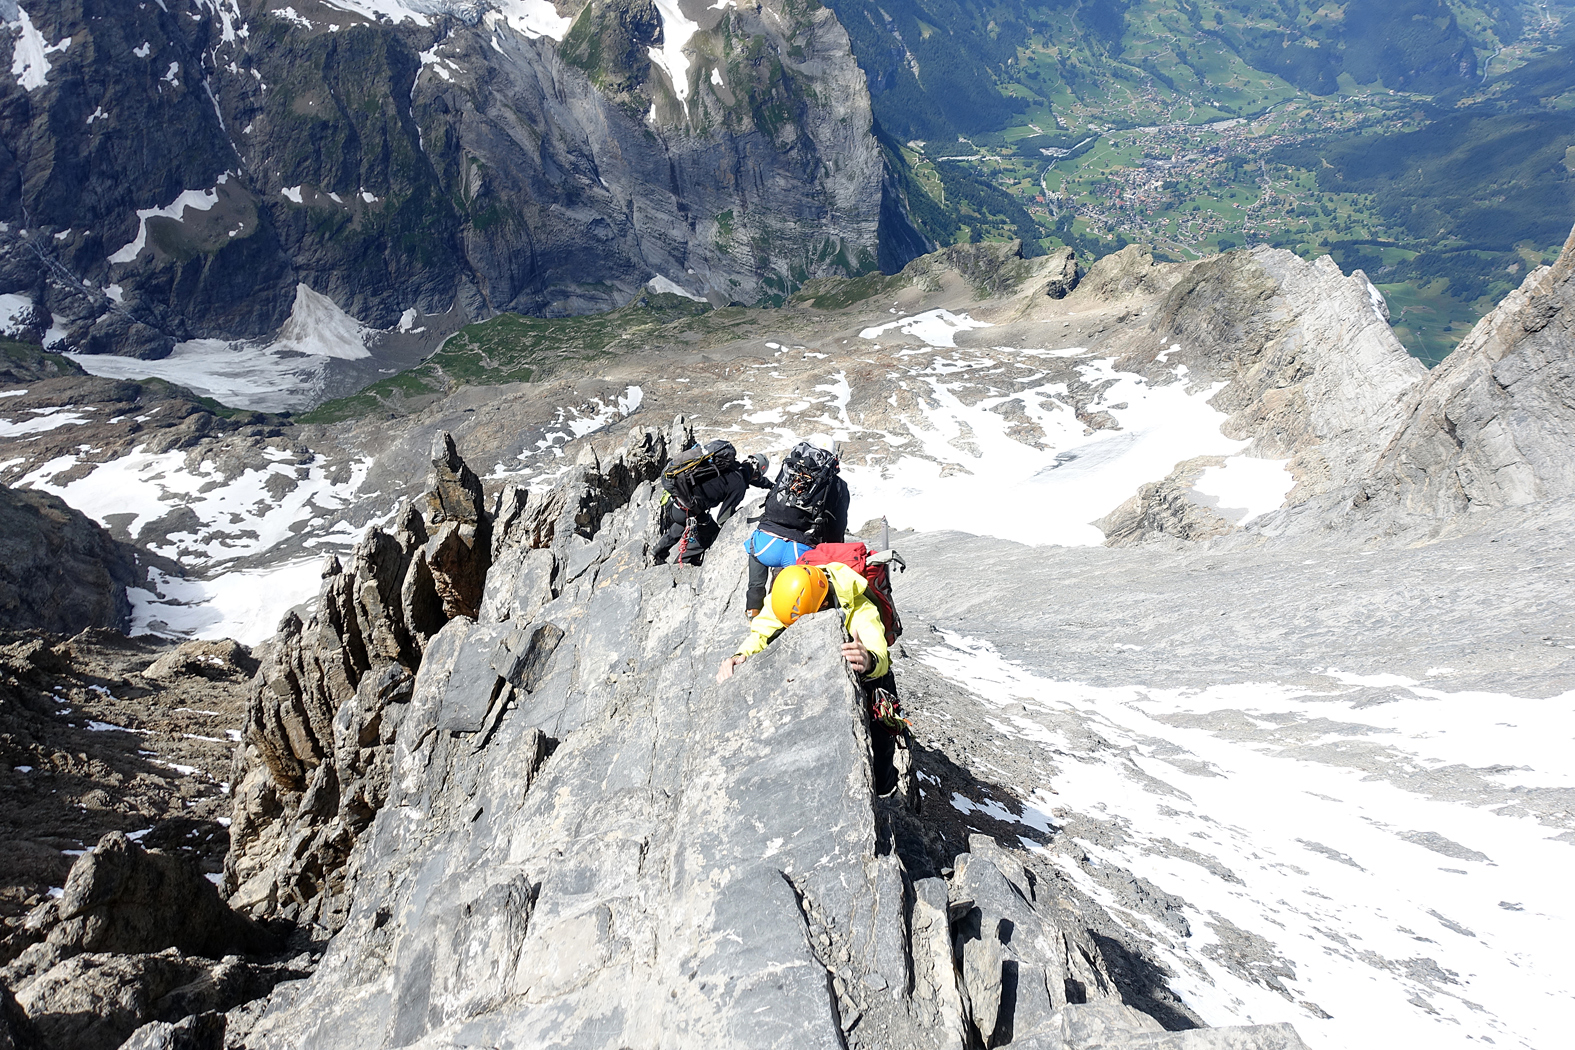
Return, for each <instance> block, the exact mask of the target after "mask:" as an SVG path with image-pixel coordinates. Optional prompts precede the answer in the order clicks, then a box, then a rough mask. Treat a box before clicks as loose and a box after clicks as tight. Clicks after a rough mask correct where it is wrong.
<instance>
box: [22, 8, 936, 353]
mask: <svg viewBox="0 0 1575 1050" xmlns="http://www.w3.org/2000/svg"><path fill="white" fill-rule="evenodd" d="M498 6H499V7H501V8H503V13H500V11H498V10H493V9H492V5H488V4H458V5H454V4H413V5H411V10H406V9H404V8H402V7H401V6H400V5H398V4H396V5H393V7H392V8H391V9H390V10H391V11H392V13H393V18H392V19H390V18H387V17H384V18H380V19H379V18H373V17H371V16H369V15H368V14H365V13H361V12H360V11H358V10H357V9H356V7H355V5H350V4H328V3H317V2H314V0H307V2H305V3H297V4H295V5H294V6H293V7H285V8H280V9H277V10H276V9H275V8H276V5H273V4H268V3H262V2H260V0H222V2H218V3H208V2H205V0H177V2H176V3H175V4H173V5H169V4H166V5H162V6H161V5H149V6H147V7H125V6H121V5H107V6H106V5H102V4H98V3H94V2H92V0H68V2H62V3H53V4H48V5H36V4H35V5H34V8H33V9H32V10H30V11H29V15H30V17H31V20H32V23H33V25H34V26H35V27H36V29H37V31H38V32H39V33H40V34H42V35H43V36H44V37H46V38H47V39H48V42H49V44H50V46H51V52H50V54H49V57H48V63H47V64H48V67H49V68H48V69H47V70H46V71H45V73H44V76H43V78H42V82H41V83H31V84H30V86H23V85H21V84H19V83H18V81H17V78H16V77H15V76H12V77H7V78H3V79H0V100H3V102H4V105H0V113H3V114H4V115H3V116H0V138H3V139H4V141H5V142H7V143H8V144H10V145H11V147H12V148H11V150H9V151H8V152H7V154H6V161H5V163H4V165H3V166H0V220H3V222H4V223H5V227H4V229H3V230H0V289H3V290H4V291H5V292H7V293H15V294H20V295H24V296H26V297H27V298H29V299H31V300H32V302H33V304H34V305H33V309H32V311H31V312H30V313H29V314H28V317H30V318H31V319H32V320H31V321H30V322H28V323H29V324H30V325H31V328H30V329H29V330H28V332H27V333H26V334H29V335H31V336H32V338H35V339H37V338H42V337H43V336H44V334H45V330H46V329H50V330H57V329H58V330H59V331H63V332H64V333H65V335H64V337H63V340H62V342H61V344H60V346H57V348H61V347H64V348H69V349H73V350H78V351H82V352H85V353H94V354H98V353H115V354H127V355H131V356H136V357H144V358H157V357H163V356H165V355H167V354H168V353H169V352H170V349H171V347H172V346H173V345H174V344H175V343H177V342H180V341H184V340H190V339H196V338H217V339H227V340H236V339H259V338H264V337H268V338H273V337H274V336H276V335H277V336H278V337H279V338H281V339H283V340H285V341H286V342H288V341H289V340H290V338H292V337H293V336H299V335H300V334H301V333H300V332H295V331H293V329H291V328H290V327H289V325H288V324H287V322H290V320H291V318H292V317H295V318H297V320H299V318H300V316H303V315H302V309H303V307H302V305H301V301H302V299H303V298H304V299H306V300H309V303H308V305H310V304H311V303H316V304H318V312H319V313H324V312H326V313H327V314H334V313H335V312H336V311H343V313H344V314H348V315H349V316H348V318H344V317H341V318H340V320H342V321H343V322H344V324H343V325H342V326H341V327H342V328H344V331H345V332H346V333H349V337H350V340H351V343H352V344H354V347H356V348H359V347H360V346H361V345H362V344H364V343H365V341H366V338H365V337H366V335H367V333H366V332H364V331H361V330H360V329H359V326H361V325H365V326H369V327H370V328H371V329H375V330H379V331H382V332H383V333H385V335H384V336H382V337H380V338H381V339H382V341H383V342H388V341H389V340H393V341H394V342H397V341H398V340H399V339H402V338H409V339H417V338H418V337H419V336H420V333H421V332H425V333H427V339H428V340H432V339H436V338H439V337H440V336H441V335H442V334H446V333H447V332H451V331H452V330H453V328H454V327H455V325H456V324H457V323H458V322H459V321H460V320H462V319H467V318H477V317H483V316H490V315H491V314H493V313H495V312H499V311H504V310H513V311H519V312H523V313H529V314H538V315H542V314H546V315H562V314H565V313H583V312H588V311H594V310H601V309H607V308H609V307H611V306H614V305H619V304H621V303H623V302H626V301H628V300H629V299H630V298H631V297H633V296H634V295H635V294H636V293H637V292H638V291H639V290H640V289H641V287H642V286H644V285H645V284H646V283H647V282H648V281H650V280H651V279H652V278H653V277H658V276H659V277H662V278H664V279H665V280H669V281H672V282H674V283H676V285H677V286H679V287H680V288H682V289H683V291H684V292H685V293H686V294H690V295H692V296H694V297H697V298H706V297H709V298H712V299H714V300H716V301H718V302H720V303H726V302H728V301H731V300H739V301H744V302H753V301H755V300H757V299H759V298H761V297H762V296H764V295H769V294H781V293H783V292H785V291H786V290H787V287H788V285H789V283H798V282H801V281H802V280H804V279H806V277H810V278H812V277H817V276H825V275H829V274H837V273H852V272H855V271H858V270H860V269H868V268H870V267H872V266H874V265H875V264H876V263H877V262H879V263H880V264H882V265H885V266H887V268H888V269H900V268H901V266H902V265H903V264H904V263H905V262H907V261H908V259H910V258H912V257H913V255H915V254H917V253H918V252H919V251H922V250H923V249H924V247H925V245H924V242H923V238H922V237H921V236H919V235H918V234H917V232H916V231H915V230H914V229H913V227H912V225H911V224H910V223H909V222H908V219H907V216H906V211H905V206H904V204H903V203H902V200H901V198H900V194H899V191H898V190H897V189H896V187H895V184H894V182H893V179H892V177H891V175H890V173H889V171H888V170H887V166H886V163H885V160H884V158H883V156H882V154H881V151H880V148H879V146H878V144H877V142H876V140H875V138H874V135H873V134H872V130H871V129H872V118H871V115H870V109H869V95H868V90H867V88H866V86H865V83H864V78H863V75H862V73H861V72H860V70H859V68H858V66H857V64H856V63H855V61H854V59H853V56H852V53H851V51H850V50H849V44H848V39H847V34H846V33H845V32H844V31H843V29H842V27H841V25H840V24H839V23H838V22H837V20H836V17H835V15H834V14H833V13H832V12H831V11H830V9H828V8H823V7H811V8H805V7H801V6H794V5H783V4H779V3H776V2H771V3H768V4H767V5H766V6H764V7H762V6H760V5H747V6H745V5H737V6H727V7H725V9H718V8H713V7H706V6H705V5H703V4H698V3H690V4H689V6H690V7H692V8H694V10H692V11H690V12H689V13H688V14H684V15H679V17H676V18H674V17H669V16H671V15H675V14H678V13H679V12H678V8H679V5H678V4H674V5H673V7H672V10H671V11H669V16H661V15H659V13H658V12H657V10H656V9H655V8H654V7H653V6H652V5H650V4H649V3H647V4H644V5H643V6H642V5H639V4H634V5H621V4H602V3H592V4H587V5H578V6H577V5H574V4H568V5H564V6H563V9H562V10H563V15H564V16H566V17H565V24H564V25H563V26H562V27H560V28H558V29H556V30H552V31H549V32H548V33H547V34H546V35H543V33H542V32H540V31H539V30H535V31H530V32H525V31H522V30H520V29H519V28H516V22H517V19H514V20H511V19H510V18H507V17H504V15H505V14H507V13H508V11H510V10H512V9H509V8H507V7H506V5H498ZM582 7H583V11H582V10H581V8H582ZM166 8H167V10H166ZM363 10H364V8H363ZM558 17H559V16H557V15H554V16H553V19H554V20H556V19H557V18H558ZM664 18H666V19H667V21H670V22H671V23H672V24H671V25H667V24H664V21H663V19H664ZM691 20H693V21H691ZM571 26H572V28H571ZM610 27H612V28H618V29H619V33H616V34H615V33H610V32H608V29H609V28H610ZM615 36H616V37H618V39H619V40H621V41H622V42H623V44H624V45H626V46H622V47H619V46H614V45H616V44H617V43H618V40H614V39H613V38H614V37H615ZM558 38H561V40H562V42H561V44H560V40H559V39H558ZM669 38H671V39H669ZM680 38H683V39H680ZM658 41H660V42H662V43H666V44H671V45H673V46H674V47H681V46H684V45H685V44H686V43H687V45H688V47H689V51H690V55H692V56H693V57H692V58H690V57H686V58H685V59H684V68H683V71H682V75H678V74H675V73H674V72H672V71H670V70H669V69H668V68H666V67H667V66H668V65H670V64H671V60H670V59H669V60H667V61H666V62H664V63H661V64H660V65H661V68H659V64H658V63H655V62H653V61H651V60H650V59H649V58H648V57H647V53H648V52H651V51H656V52H657V53H660V45H658V46H657V47H655V48H653V44H656V43H657V42H658ZM603 44H606V46H602V45H603ZM57 48H58V49H57ZM670 50H671V48H670ZM675 68H676V67H675ZM675 76H676V77H677V79H676V80H675V79H674V78H675ZM147 128H160V129H163V130H164V131H165V132H166V133H167V134H168V136H169V137H170V138H171V140H178V141H179V142H180V143H181V146H182V148H181V149H179V150H144V149H142V148H141V145H140V144H141V142H142V140H143V136H144V135H145V130H146V129H147ZM790 267H797V268H798V270H799V271H801V272H798V273H797V275H796V276H795V274H794V273H793V272H790ZM806 270H807V272H803V271H806ZM407 311H410V313H407ZM308 312H310V311H308ZM412 318H415V319H417V320H418V321H420V322H421V323H419V324H417V323H414V322H413V321H412V320H411V319H412ZM428 318H431V319H432V321H431V323H430V324H428V323H426V319H428ZM330 319H331V318H330ZM416 329H419V330H420V331H418V332H416V334H415V335H412V336H409V337H405V336H402V335H400V333H403V332H406V331H414V330H416ZM376 341H377V340H374V342H376ZM307 342H308V344H311V343H312V341H311V340H310V339H309V340H308V341H307ZM389 345H390V346H392V345H393V344H392V343H389ZM424 345H425V347H426V348H427V349H430V346H431V345H435V344H432V343H430V342H429V343H427V344H424ZM297 349H305V350H307V352H309V353H316V352H319V351H318V349H316V348H315V347H314V345H305V346H302V347H297ZM363 355H364V351H363V350H360V349H352V350H351V351H350V352H349V353H348V354H346V353H341V354H339V356H341V357H345V356H363ZM418 356H419V354H418ZM368 378H370V376H369V377H368Z"/></svg>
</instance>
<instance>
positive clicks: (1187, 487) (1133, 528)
mask: <svg viewBox="0 0 1575 1050" xmlns="http://www.w3.org/2000/svg"><path fill="white" fill-rule="evenodd" d="M1222 462H1224V461H1223V460H1222V459H1221V458H1220V457H1218V456H1204V457H1201V458H1199V459H1192V460H1187V461H1186V462H1185V463H1181V464H1178V465H1177V467H1176V469H1175V470H1173V471H1171V473H1170V475H1169V476H1168V477H1166V478H1165V479H1164V480H1163V481H1155V482H1150V483H1149V484H1147V485H1144V486H1142V487H1141V488H1139V489H1138V491H1137V494H1136V495H1134V496H1133V497H1132V498H1131V499H1128V500H1127V501H1126V502H1124V503H1122V504H1121V505H1120V506H1119V507H1117V508H1116V509H1115V510H1113V511H1111V512H1110V513H1109V514H1106V515H1105V516H1104V517H1103V518H1100V519H1099V520H1098V521H1096V522H1094V525H1095V526H1096V527H1098V528H1099V530H1100V531H1102V532H1103V533H1104V534H1105V546H1107V547H1128V546H1131V545H1132V544H1134V543H1141V542H1142V541H1144V540H1146V539H1150V538H1152V537H1156V536H1169V537H1172V538H1173V539H1177V540H1205V539H1209V538H1211V537H1214V536H1223V535H1225V534H1227V533H1229V532H1230V531H1232V528H1233V526H1232V524H1231V522H1230V521H1229V520H1227V519H1226V518H1225V517H1224V516H1222V515H1221V514H1220V513H1219V511H1218V510H1216V509H1215V508H1213V507H1209V506H1206V505H1205V504H1204V503H1203V502H1202V501H1201V500H1199V499H1198V498H1197V496H1196V494H1195V493H1194V492H1193V491H1192V486H1193V484H1194V483H1195V482H1196V481H1197V480H1198V477H1199V476H1200V475H1201V474H1202V473H1203V471H1204V470H1205V469H1207V468H1208V467H1212V466H1218V465H1219V464H1220V463H1222Z"/></svg>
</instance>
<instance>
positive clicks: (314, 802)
mask: <svg viewBox="0 0 1575 1050" xmlns="http://www.w3.org/2000/svg"><path fill="white" fill-rule="evenodd" d="M665 449H666V441H665V438H664V437H663V436H662V435H661V434H659V433H656V432H652V431H647V430H645V429H644V428H638V427H637V428H635V429H634V430H633V431H631V432H630V433H629V435H628V436H627V440H626V442H625V443H624V444H623V445H622V446H621V447H619V448H617V449H614V450H610V451H609V452H608V454H607V455H606V456H604V457H596V456H592V457H591V458H590V461H589V462H588V463H585V464H581V465H579V466H577V467H576V468H575V469H574V470H573V471H571V472H570V474H569V476H568V477H567V478H566V479H565V480H564V482H563V483H562V484H560V485H559V486H558V487H557V488H555V489H554V490H553V491H552V492H551V493H549V494H548V495H546V496H544V497H541V498H529V499H527V498H526V497H525V496H524V494H523V493H518V494H516V495H514V496H511V497H509V499H508V501H507V503H505V502H504V501H502V500H500V501H499V503H498V506H499V508H500V509H503V508H505V507H506V508H507V513H506V514H505V520H504V521H503V522H502V524H501V526H500V529H499V539H498V544H497V558H498V561H499V565H498V567H497V569H496V570H495V571H490V572H489V563H490V562H491V560H492V558H493V553H494V552H493V540H492V537H491V536H490V534H489V532H488V530H489V529H490V527H491V516H490V515H488V514H487V513H486V511H485V509H484V504H483V500H482V493H481V488H480V483H479V481H478V480H477V479H476V475H475V474H474V472H472V471H471V470H470V468H469V467H468V466H466V465H465V463H464V462H463V460H462V459H461V458H460V457H459V454H458V451H457V449H456V447H455V445H454V442H453V439H452V438H451V437H450V436H449V435H448V434H446V433H441V432H440V433H439V434H438V435H437V436H436V437H435V438H434V442H433V453H432V474H431V476H430V478H429V479H428V486H427V491H426V493H425V494H424V495H423V496H421V497H420V498H418V499H417V500H416V501H415V503H414V504H412V505H411V506H409V507H407V508H406V510H405V512H404V514H403V515H402V517H401V518H400V527H399V528H397V529H395V530H394V531H393V532H392V533H389V532H384V531H382V530H381V529H378V528H374V529H371V530H369V532H368V534H367V536H366V537H365V538H364V539H363V540H362V542H361V543H360V545H359V546H358V547H357V548H356V552H355V555H354V556H353V558H352V559H351V566H350V568H349V569H348V570H345V569H344V568H342V567H340V566H338V563H337V562H333V563H331V564H330V565H329V566H328V570H327V571H326V572H325V576H324V582H323V586H322V590H321V594H320V598H319V611H318V613H317V614H316V615H315V616H314V617H313V618H312V620H311V621H310V622H309V623H302V622H301V621H300V619H299V618H298V617H294V616H291V617H287V618H286V620H285V623H284V624H283V625H282V630H281V633H280V635H279V637H278V638H276V639H275V641H274V643H273V645H272V653H271V655H270V656H269V657H268V659H266V660H265V661H264V663H263V667H262V669H261V670H260V671H259V673H258V676H257V678H256V680H255V682H254V684H253V700H252V703H251V706H250V708H249V710H248V715H247V728H246V730H245V734H244V741H243V745H242V747H241V748H239V749H238V750H237V752H236V768H235V772H234V774H233V776H232V782H233V783H234V784H235V785H236V787H235V797H236V805H235V813H234V817H233V818H232V820H233V823H232V825H231V829H230V831H231V850H230V853H229V856H228V857H227V859H226V863H225V880H226V881H225V888H226V891H227V892H228V893H229V894H230V899H231V900H232V901H233V902H234V903H235V904H236V905H237V906H238V907H241V908H243V909H245V910H246V911H248V912H249V913H251V914H254V915H258V916H280V917H283V918H288V919H291V920H292V921H295V922H298V923H307V922H310V923H316V924H319V925H321V926H323V927H325V928H326V929H328V930H330V931H331V930H334V929H337V928H338V927H339V925H340V924H341V923H342V922H343V921H344V918H345V908H346V907H347V906H348V903H349V901H348V898H347V897H346V896H345V887H346V883H345V874H344V871H345V865H346V863H347V862H348V860H349V857H350V852H351V849H352V848H353V846H354V845H355V843H356V841H357V840H358V838H359V836H360V835H361V834H362V832H363V831H365V830H366V828H367V827H368V825H369V824H370V822H371V821H372V819H373V818H374V817H375V816H376V815H377V813H378V812H379V811H380V810H381V809H382V807H383V805H384V804H385V801H386V800H387V798H388V792H389V790H390V783H391V778H392V776H393V773H392V769H391V762H392V761H393V758H394V750H393V747H392V745H393V741H394V739H395V736H396V732H397V730H398V727H399V726H400V725H401V724H402V723H403V722H404V721H405V720H406V718H407V712H408V711H411V710H426V709H427V708H428V707H429V706H431V705H432V704H435V703H437V701H436V700H435V699H434V698H435V697H436V696H438V695H439V694H437V693H433V689H434V688H436V686H435V685H434V684H433V683H436V682H442V683H444V684H445V686H446V683H447V682H448V680H449V678H450V676H456V677H455V685H454V688H453V689H447V688H445V689H443V690H441V691H440V693H441V695H442V696H445V697H447V698H448V699H446V700H445V701H444V702H443V703H442V704H438V708H439V713H438V715H437V718H438V722H439V723H441V729H442V731H443V732H445V733H477V732H480V733H482V735H483V737H484V738H485V737H486V736H487V735H488V734H489V733H490V728H489V727H492V726H495V725H496V723H497V721H498V719H500V718H502V716H503V713H504V712H505V711H506V710H507V709H508V708H510V707H511V706H513V705H515V704H517V703H518V702H520V700H521V698H525V697H529V696H530V695H531V694H532V692H533V691H534V690H535V689H536V688H537V685H538V683H539V682H540V681H542V680H543V679H544V678H546V677H548V676H549V669H550V668H551V666H552V656H553V652H554V650H555V649H556V646H557V641H558V638H559V637H560V634H561V632H560V630H559V628H558V627H557V626H556V625H554V624H552V623H551V622H547V621H541V622H533V621H534V620H536V619H537V614H538V613H539V612H540V611H541V610H542V609H543V607H545V606H548V605H549V604H550V603H552V602H553V601H554V599H555V598H557V597H558V594H559V589H560V588H561V586H562V582H560V581H557V580H555V579H554V577H555V567H556V566H557V565H558V564H559V563H560V560H562V559H563V558H565V557H566V553H565V552H566V551H567V550H569V549H570V548H571V547H574V546H576V545H578V546H583V545H584V544H586V543H587V542H589V540H588V537H595V538H596V539H597V542H601V541H602V540H603V539H606V540H611V539H615V538H616V539H618V540H620V542H623V543H625V544H627V542H628V541H629V531H628V530H629V526H628V525H627V523H626V524H624V525H622V526H620V527H619V528H614V529H609V530H608V531H607V532H606V536H605V537H601V536H598V533H597V530H598V529H600V528H601V526H602V523H603V520H604V518H606V517H607V516H608V514H609V513H610V512H611V511H612V510H613V509H615V508H619V507H625V506H627V505H628V504H629V503H630V501H631V499H632V498H633V497H635V496H637V495H640V494H641V493H643V494H644V495H643V496H642V497H641V498H639V499H634V503H635V504H636V506H637V507H642V508H643V507H644V505H645V503H646V502H648V499H649V489H650V486H649V479H650V478H651V477H653V476H655V474H656V473H658V472H659V471H660V469H661V466H662V464H663V463H664V462H665V460H666V455H665ZM417 506H419V507H421V508H423V509H424V513H419V512H417V510H416V507H417ZM648 516H649V515H648V514H646V517H648ZM638 517H639V513H638V512H637V513H634V514H633V516H632V518H631V520H633V519H634V518H638ZM467 530H468V531H467ZM445 537H446V538H445ZM593 546H594V544H593ZM596 549H597V550H601V548H600V547H597V548H596ZM445 551H446V552H448V553H447V554H444V553H443V552H445ZM639 553H640V554H643V551H640V552H639ZM630 557H633V554H632V553H631V552H629V551H625V552H624V553H623V554H622V555H620V556H619V557H618V558H616V559H614V561H615V562H616V563H617V564H620V565H621V564H624V563H625V562H626V561H627V560H628V559H629V558H630ZM584 569H593V562H592V561H587V562H586V563H585V565H584ZM579 582H581V583H583V582H585V581H584V579H583V570H582V578H581V580H580V581H579ZM627 593H628V592H627V591H626V590H613V591H608V590H603V591H601V592H599V598H598V601H599V602H600V604H598V601H593V602H591V609H592V610H597V609H600V608H602V607H603V606H605V605H606V604H607V603H608V602H617V601H619V600H621V599H620V596H623V595H627ZM467 609H468V610H469V611H468V612H467V611H466V610H467ZM478 612H484V613H485V615H484V616H483V618H482V620H481V622H479V623H478V622H476V620H475V619H474V618H473V615H472V614H474V613H478ZM576 615H577V613H576ZM429 658H430V660H429ZM429 663H430V667H428V664H429ZM420 668H426V670H425V672H424V676H423V678H422V679H421V680H422V681H425V682H426V683H427V684H426V685H425V686H424V687H423V686H420V685H418V683H417V681H416V680H415V679H413V678H412V675H413V674H414V673H415V672H416V671H417V669H420ZM423 688H424V689H425V690H426V692H424V693H423V692H422V689H423ZM560 710H561V711H563V712H565V717H578V715H573V714H570V712H572V711H579V710H580V709H579V708H578V707H576V706H574V705H561V707H560Z"/></svg>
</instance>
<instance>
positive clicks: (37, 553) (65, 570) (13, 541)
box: [0, 486, 141, 635]
mask: <svg viewBox="0 0 1575 1050" xmlns="http://www.w3.org/2000/svg"><path fill="white" fill-rule="evenodd" d="M140 576H141V570H140V569H139V568H138V566H137V561H136V551H135V549H134V548H132V547H131V546H130V545H128V544H124V543H121V542H119V541H117V540H115V539H113V538H112V537H111V536H110V535H109V533H108V532H106V531H105V530H104V529H103V527H102V526H100V525H99V524H98V523H97V522H95V521H93V520H92V519H91V518H89V517H88V516H87V515H85V514H83V513H81V512H80V511H77V510H74V509H72V508H71V507H68V506H67V505H66V503H65V501H64V500H62V499H60V497H58V496H52V495H50V494H48V493H46V492H37V491H34V490H32V489H10V488H5V487H3V486H0V629H4V630H8V631H22V630H40V631H47V632H49V633H51V634H63V635H71V634H76V633H77V632H78V631H82V630H86V629H87V628H89V627H108V628H112V629H114V630H121V631H124V630H126V629H128V628H129V627H130V626H131V601H130V599H128V598H127V597H126V587H127V586H128V585H131V584H134V583H136V582H137V581H138V580H139V579H140Z"/></svg>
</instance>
